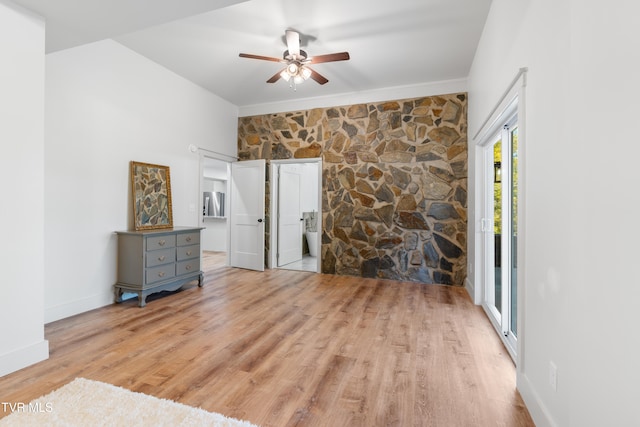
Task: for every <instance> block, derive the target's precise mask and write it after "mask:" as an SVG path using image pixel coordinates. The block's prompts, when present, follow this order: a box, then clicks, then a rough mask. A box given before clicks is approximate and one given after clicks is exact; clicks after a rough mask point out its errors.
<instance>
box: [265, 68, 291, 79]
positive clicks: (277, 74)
mask: <svg viewBox="0 0 640 427" xmlns="http://www.w3.org/2000/svg"><path fill="white" fill-rule="evenodd" d="M284 70H286V68H283V69H282V70H280V71H278V72H277V73H275V74H274V75H273V76H272V77H271V78H270V79H269V80H267V83H275V82H277V81H278V80H279V79H280V77H281V76H280V74H281V73H282V72H283V71H284Z"/></svg>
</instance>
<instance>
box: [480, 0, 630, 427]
mask: <svg viewBox="0 0 640 427" xmlns="http://www.w3.org/2000/svg"><path fill="white" fill-rule="evenodd" d="M639 12H640V10H639V6H638V3H637V2H635V1H630V0H627V1H614V2H609V3H606V4H605V3H601V2H594V1H586V2H585V1H578V0H539V1H530V0H529V1H524V0H523V1H513V0H494V1H493V3H492V8H491V12H490V14H489V18H488V21H487V24H486V27H485V31H484V33H483V36H482V39H481V42H480V45H479V48H478V51H477V53H476V57H475V60H474V62H473V66H472V69H471V72H470V75H469V135H470V136H473V135H475V133H476V132H477V130H478V128H479V127H480V125H481V123H482V121H483V120H484V119H485V118H486V117H487V116H488V114H489V113H490V110H491V108H492V107H493V105H494V104H496V103H497V102H498V99H499V97H500V95H501V94H502V93H503V91H504V90H505V89H506V88H507V85H508V84H509V82H510V80H511V79H512V78H513V77H514V76H515V75H516V72H517V71H518V69H519V68H520V67H528V68H529V72H528V75H527V88H526V102H525V103H526V113H525V120H526V135H525V140H526V141H525V146H524V147H523V149H524V156H523V158H521V162H523V163H524V164H523V165H522V166H523V167H522V169H521V174H522V175H523V176H522V178H524V188H523V189H521V191H522V192H521V202H522V203H523V209H522V210H521V213H522V214H523V215H524V223H521V224H520V226H519V231H520V238H521V239H523V240H524V253H523V254H521V255H522V257H523V259H524V263H521V265H520V268H521V269H523V271H524V283H523V284H522V285H523V287H524V292H525V304H524V307H522V309H521V310H522V312H523V314H524V315H523V322H524V323H523V325H521V333H524V340H521V341H522V342H521V354H520V358H519V366H518V387H519V389H520V391H521V393H522V395H523V397H524V399H525V402H526V403H527V406H528V407H529V409H530V411H531V412H532V415H533V416H534V420H535V421H536V424H537V425H539V426H546V425H555V426H581V427H582V426H601V425H640V413H639V412H638V411H637V410H636V402H635V400H637V399H636V397H637V396H638V393H637V384H638V383H640V370H639V369H638V368H637V349H638V348H639V346H640V342H639V341H640V340H639V339H638V338H637V336H638V335H637V334H636V333H635V330H634V327H635V325H638V324H640V310H638V309H637V307H636V305H637V301H638V300H639V299H640V287H639V286H637V283H636V282H637V280H635V276H634V275H635V269H634V266H635V265H636V263H637V261H636V258H637V256H636V255H637V253H638V250H637V242H638V241H640V228H639V226H638V221H637V215H636V212H635V207H636V206H639V205H640V192H639V191H638V188H637V187H638V186H637V183H638V180H637V179H636V178H635V177H634V175H633V171H634V167H635V163H636V162H637V158H638V155H639V154H640V145H639V144H637V143H636V142H635V141H634V135H635V133H634V132H633V125H632V123H634V122H635V121H637V117H638V116H639V115H640V107H639V106H640V104H638V101H637V100H638V95H640V83H639V82H638V79H637V78H636V74H637V73H636V71H635V68H634V66H635V65H636V64H638V63H640V53H639V52H640V49H639V47H640V46H639V45H638V40H640V29H639V27H638V26H637V23H636V22H635V21H636V17H637V16H638V13H639ZM473 143H474V141H473V140H470V150H469V153H470V173H469V176H470V182H469V188H471V189H473V188H477V186H476V183H475V180H474V179H473V176H474V173H475V170H476V166H477V163H475V164H474V162H475V161H476V157H477V154H478V151H477V150H475V149H474V147H473ZM470 196H471V197H470V200H469V214H470V217H469V251H470V253H469V255H470V256H469V259H474V255H475V254H476V246H475V243H476V242H477V239H478V238H479V234H477V232H478V230H477V228H478V227H477V221H478V220H479V218H478V217H477V215H476V213H475V209H476V205H477V200H476V199H475V197H474V192H473V191H471V192H470ZM473 271H474V272H476V273H477V272H478V271H479V266H477V265H475V266H474V268H473ZM471 280H474V281H475V282H476V283H474V285H476V286H479V283H478V282H479V279H478V277H477V276H475V277H473V278H471ZM551 361H553V362H554V363H555V364H556V365H557V367H558V388H557V391H554V390H553V389H552V388H551V386H550V384H549V363H550V362H551Z"/></svg>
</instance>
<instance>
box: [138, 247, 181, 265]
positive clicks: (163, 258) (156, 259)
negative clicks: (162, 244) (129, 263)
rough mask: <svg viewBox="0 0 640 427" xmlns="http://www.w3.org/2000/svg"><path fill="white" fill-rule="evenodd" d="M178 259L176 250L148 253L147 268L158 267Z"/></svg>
mask: <svg viewBox="0 0 640 427" xmlns="http://www.w3.org/2000/svg"><path fill="white" fill-rule="evenodd" d="M175 259H176V249H175V248H170V249H161V250H159V251H150V252H147V259H146V261H145V267H155V266H156V265H162V264H167V263H170V262H174V261H175Z"/></svg>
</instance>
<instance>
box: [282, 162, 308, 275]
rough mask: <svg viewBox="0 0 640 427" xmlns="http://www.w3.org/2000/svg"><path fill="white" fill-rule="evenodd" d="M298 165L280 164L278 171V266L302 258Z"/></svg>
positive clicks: (299, 173)
mask: <svg viewBox="0 0 640 427" xmlns="http://www.w3.org/2000/svg"><path fill="white" fill-rule="evenodd" d="M301 175H302V172H301V171H300V165H295V164H292V165H288V164H284V165H280V166H279V173H278V255H277V259H278V267H282V266H284V265H287V264H290V263H292V262H295V261H300V260H301V259H302V222H303V221H302V212H301V208H300V191H301V188H300V183H301V180H302V178H301Z"/></svg>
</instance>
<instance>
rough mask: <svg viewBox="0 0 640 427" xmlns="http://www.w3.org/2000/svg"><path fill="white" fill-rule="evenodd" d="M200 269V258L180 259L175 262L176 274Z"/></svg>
mask: <svg viewBox="0 0 640 427" xmlns="http://www.w3.org/2000/svg"><path fill="white" fill-rule="evenodd" d="M197 271H200V258H194V259H189V260H186V261H180V262H179V263H177V264H176V276H180V275H182V274H189V273H194V272H197Z"/></svg>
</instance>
